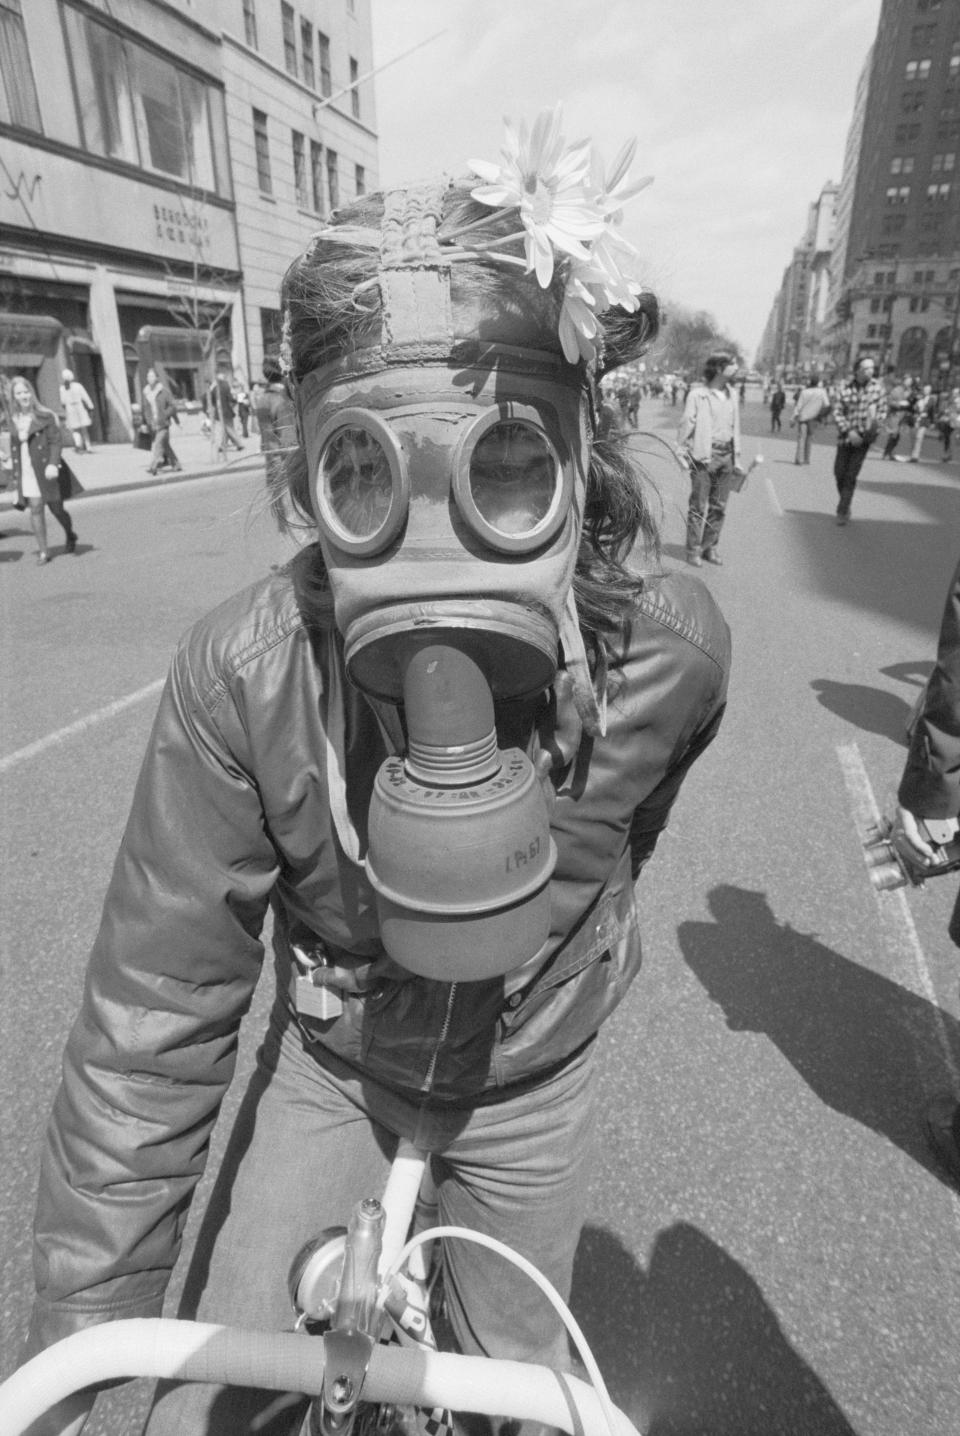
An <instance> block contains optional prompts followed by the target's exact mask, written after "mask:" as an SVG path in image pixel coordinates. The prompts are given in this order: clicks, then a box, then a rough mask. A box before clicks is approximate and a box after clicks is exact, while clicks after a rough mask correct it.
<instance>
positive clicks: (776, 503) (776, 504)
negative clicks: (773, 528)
mask: <svg viewBox="0 0 960 1436" xmlns="http://www.w3.org/2000/svg"><path fill="white" fill-rule="evenodd" d="M763 481H764V483H765V484H766V486H767V493H768V494H769V495H770V504H771V506H772V508H773V512H774V513H775V514H777V515H778V516H779V517H780V518H783V506H782V504H781V503H780V500H779V499H778V498H777V491H776V489H775V488H774V487H773V479H771V477H770V475H769V474H764V476H763Z"/></svg>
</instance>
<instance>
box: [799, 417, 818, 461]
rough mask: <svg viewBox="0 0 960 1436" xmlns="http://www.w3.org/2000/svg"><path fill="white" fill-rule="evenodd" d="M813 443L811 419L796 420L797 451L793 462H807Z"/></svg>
mask: <svg viewBox="0 0 960 1436" xmlns="http://www.w3.org/2000/svg"><path fill="white" fill-rule="evenodd" d="M812 443H813V421H812V420H811V419H798V420H797V452H796V454H795V455H794V463H796V464H809V462H810V446H811V444H812Z"/></svg>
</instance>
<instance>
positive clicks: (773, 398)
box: [770, 380, 787, 434]
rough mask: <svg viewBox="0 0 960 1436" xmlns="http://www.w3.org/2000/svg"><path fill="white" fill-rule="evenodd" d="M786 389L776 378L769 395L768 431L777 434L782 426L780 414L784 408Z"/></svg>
mask: <svg viewBox="0 0 960 1436" xmlns="http://www.w3.org/2000/svg"><path fill="white" fill-rule="evenodd" d="M786 403H787V391H786V390H785V389H784V387H783V385H782V384H781V383H780V381H779V380H778V381H777V383H776V384H775V385H774V388H773V393H772V394H771V395H770V432H771V434H778V433H779V432H780V430H781V429H782V428H783V421H782V415H783V411H784V409H785V408H786Z"/></svg>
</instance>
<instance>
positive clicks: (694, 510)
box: [677, 354, 743, 568]
mask: <svg viewBox="0 0 960 1436" xmlns="http://www.w3.org/2000/svg"><path fill="white" fill-rule="evenodd" d="M736 372H737V364H736V360H735V359H734V358H733V355H732V354H711V355H710V357H709V359H707V361H706V363H705V364H704V366H703V383H702V384H694V385H693V387H692V388H691V390H690V393H689V394H688V395H687V402H686V404H685V405H684V409H683V418H682V419H681V420H680V428H679V430H678V431H677V442H678V443H679V445H680V449H681V451H682V452H683V454H684V456H685V458H686V460H687V464H688V466H689V470H690V504H689V507H688V509H687V562H688V563H692V564H693V565H694V567H695V568H699V567H700V565H701V563H702V562H703V559H706V561H707V563H717V564H719V563H722V562H723V559H722V558H721V557H720V555H719V554H718V553H717V544H718V543H719V541H720V530H721V529H722V528H723V520H724V517H725V514H726V508H727V498H728V496H729V494H730V489H731V488H732V486H733V484H732V481H733V479H734V477H735V476H737V475H742V474H743V469H742V468H741V467H740V406H739V404H738V402H737V391H736V389H735V388H734V386H733V382H732V381H733V376H734V374H736Z"/></svg>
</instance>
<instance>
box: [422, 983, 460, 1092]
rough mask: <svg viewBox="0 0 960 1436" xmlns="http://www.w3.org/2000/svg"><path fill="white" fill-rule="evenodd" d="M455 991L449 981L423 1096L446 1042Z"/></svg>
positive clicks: (431, 1087) (428, 1086)
mask: <svg viewBox="0 0 960 1436" xmlns="http://www.w3.org/2000/svg"><path fill="white" fill-rule="evenodd" d="M456 993H457V984H456V983H455V982H451V984H450V991H449V993H448V994H447V1010H446V1012H445V1013H444V1015H443V1024H442V1026H441V1028H440V1036H439V1037H438V1038H437V1045H436V1046H435V1047H434V1049H433V1055H432V1056H431V1058H430V1066H429V1067H428V1068H427V1075H426V1077H424V1079H423V1084H422V1085H421V1088H420V1091H421V1092H422V1093H423V1095H424V1096H425V1097H429V1095H430V1092H431V1091H432V1089H433V1078H434V1074H435V1073H436V1070H437V1058H438V1057H439V1056H440V1049H441V1047H442V1046H443V1044H444V1042H446V1040H447V1034H448V1033H449V1031H450V1023H451V1021H452V1019H453V1000H454V998H455V996H456Z"/></svg>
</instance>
